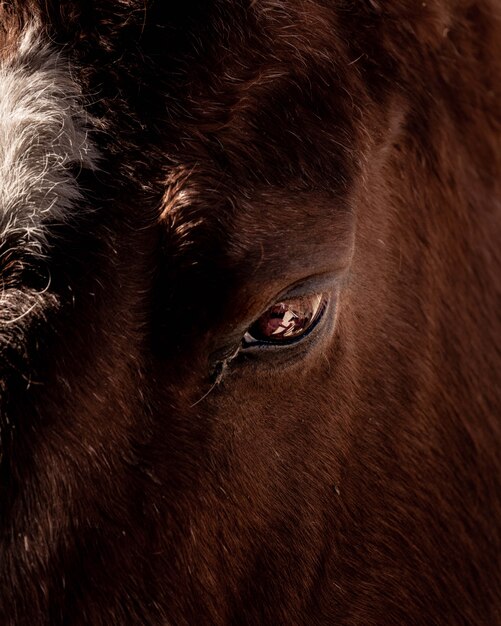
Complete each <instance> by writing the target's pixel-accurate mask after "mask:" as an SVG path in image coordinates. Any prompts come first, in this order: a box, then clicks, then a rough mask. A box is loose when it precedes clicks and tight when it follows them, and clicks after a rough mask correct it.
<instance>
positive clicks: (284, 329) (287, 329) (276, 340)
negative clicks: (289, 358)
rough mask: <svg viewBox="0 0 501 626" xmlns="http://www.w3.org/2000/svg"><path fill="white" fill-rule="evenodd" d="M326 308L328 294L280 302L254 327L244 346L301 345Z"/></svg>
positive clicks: (250, 329)
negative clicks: (299, 343) (295, 343)
mask: <svg viewBox="0 0 501 626" xmlns="http://www.w3.org/2000/svg"><path fill="white" fill-rule="evenodd" d="M326 306H327V297H326V295H325V294H313V295H308V296H302V297H300V298H291V299H289V300H283V301H282V302H277V303H276V304H274V305H273V306H270V308H269V309H267V310H266V311H265V312H264V313H263V315H261V317H260V318H259V319H258V320H256V321H255V322H254V324H252V326H251V327H250V328H249V330H248V331H247V332H246V333H245V335H244V339H243V345H244V347H246V346H251V345H256V344H274V345H279V344H287V343H294V342H295V341H299V340H301V339H303V337H305V336H306V335H307V334H308V333H309V332H310V331H311V330H312V329H313V328H314V327H315V326H316V324H317V323H318V322H319V321H320V319H321V317H322V315H323V313H324V312H325V309H326Z"/></svg>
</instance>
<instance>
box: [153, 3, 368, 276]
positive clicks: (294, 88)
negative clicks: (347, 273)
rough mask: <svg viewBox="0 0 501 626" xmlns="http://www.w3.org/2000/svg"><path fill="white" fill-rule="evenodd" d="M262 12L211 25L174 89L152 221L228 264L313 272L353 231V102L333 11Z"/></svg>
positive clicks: (356, 155)
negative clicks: (205, 245)
mask: <svg viewBox="0 0 501 626" xmlns="http://www.w3.org/2000/svg"><path fill="white" fill-rule="evenodd" d="M258 4H259V3H258ZM264 6H265V5H264V3H263V4H262V5H261V7H260V9H259V10H258V9H256V12H254V13H253V12H252V11H251V10H250V9H249V10H248V11H247V12H246V13H245V19H246V20H247V24H246V26H245V28H244V27H242V26H241V25H240V26H238V27H235V28H234V30H232V28H233V27H234V25H233V24H232V23H231V20H230V23H229V24H227V25H226V29H225V28H223V27H222V26H221V25H219V27H217V26H216V27H215V28H214V31H212V33H211V37H208V39H207V41H206V42H205V43H204V44H200V47H201V48H202V49H203V52H204V54H203V55H200V56H199V57H196V59H195V60H193V56H192V61H193V67H194V68H196V69H193V71H192V70H191V69H187V70H185V74H184V82H183V80H180V83H179V84H178V86H177V88H178V98H177V101H178V104H177V105H176V107H175V108H176V110H177V111H178V112H180V111H182V113H179V117H178V118H177V119H175V121H174V127H173V128H174V132H173V133H171V134H170V135H169V145H168V146H167V147H166V149H165V154H166V155H167V161H168V163H169V166H168V168H167V169H166V173H165V178H164V197H163V202H162V207H161V215H162V216H161V222H162V223H163V224H164V226H165V227H166V228H169V229H171V230H172V231H173V232H174V234H175V235H177V236H178V240H179V242H181V241H182V242H185V243H186V241H188V240H190V239H191V240H192V241H193V242H194V241H203V240H206V239H208V238H209V235H208V233H210V237H213V238H214V239H215V240H217V242H218V243H217V245H218V246H220V247H224V249H225V250H226V251H227V253H228V255H229V256H230V258H231V261H232V262H233V263H237V264H238V263H241V264H243V265H245V264H246V263H248V262H250V260H251V259H254V260H255V259H256V258H261V260H262V261H263V260H264V261H267V262H271V261H273V259H274V258H276V257H277V255H279V256H280V259H281V261H282V262H286V263H287V262H288V263H294V262H297V260H298V259H302V262H303V263H304V261H305V259H309V260H310V261H312V262H313V263H314V262H315V258H316V255H315V254H314V252H315V250H318V254H319V255H320V256H323V257H325V250H326V249H329V246H330V247H331V248H332V242H333V241H335V240H336V237H339V238H340V239H341V240H343V241H344V239H343V238H344V237H345V235H344V234H343V233H346V232H347V231H348V230H350V229H351V224H352V216H351V210H350V194H351V189H352V184H353V180H354V177H355V175H356V173H357V172H358V169H359V167H360V154H361V151H360V148H361V146H362V143H363V137H362V135H363V128H362V129H361V125H360V118H361V113H360V105H361V102H362V99H363V94H361V92H360V89H359V85H358V82H357V78H356V73H355V76H354V73H353V72H350V71H347V64H348V60H347V56H346V55H347V51H346V50H345V49H344V48H343V45H344V44H343V42H342V41H338V40H337V39H336V37H333V36H332V29H335V21H334V20H333V13H334V12H333V11H329V19H330V22H329V24H326V23H325V20H324V21H323V22H322V19H321V18H322V17H323V16H322V15H316V16H315V15H314V16H304V15H303V16H301V17H300V19H298V20H297V21H296V22H294V19H293V16H292V15H291V14H290V13H289V14H285V13H283V12H280V11H278V9H276V7H275V9H276V11H275V12H273V11H271V10H270V14H266V12H265V11H264V9H263V7H264ZM317 10H318V7H317ZM228 19H229V18H228ZM327 26H328V27H329V28H330V31H327V32H326V27H327ZM327 35H328V37H327ZM343 68H344V69H343ZM179 94H181V95H180V96H179ZM204 233H205V234H204ZM184 250H186V251H188V250H190V251H193V250H194V247H193V246H191V247H190V246H185V248H184Z"/></svg>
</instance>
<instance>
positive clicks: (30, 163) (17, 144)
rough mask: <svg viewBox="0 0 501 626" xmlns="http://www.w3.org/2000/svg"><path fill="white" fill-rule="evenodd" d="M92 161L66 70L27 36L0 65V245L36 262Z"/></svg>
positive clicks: (59, 60) (84, 123)
mask: <svg viewBox="0 0 501 626" xmlns="http://www.w3.org/2000/svg"><path fill="white" fill-rule="evenodd" d="M96 158H97V154H96V151H95V149H94V148H93V146H92V143H91V141H90V140H89V137H88V120H87V115H86V112H85V110H84V107H83V104H82V100H81V93H80V89H79V87H78V85H77V84H76V83H75V82H74V80H73V79H72V77H71V67H70V64H69V62H68V61H67V60H65V58H64V57H63V56H61V54H59V53H56V52H54V51H53V50H52V49H51V47H50V46H48V45H47V44H45V43H44V42H43V41H42V40H41V38H40V36H39V35H38V34H37V26H36V24H35V25H33V26H32V27H30V28H29V29H28V30H26V31H25V32H24V33H23V34H22V36H21V38H20V39H19V41H18V43H17V47H16V49H14V50H12V52H11V53H10V54H9V55H7V58H5V59H4V60H2V61H1V62H0V245H2V244H3V246H5V245H7V246H8V247H9V248H12V247H14V248H16V249H21V250H22V252H23V254H24V253H27V254H31V255H36V256H39V255H42V254H43V253H44V250H45V249H46V246H47V238H46V234H47V222H48V221H49V220H50V221H56V222H64V221H66V220H67V216H68V213H69V212H70V211H71V210H73V209H74V206H75V203H76V202H78V200H80V199H81V193H80V191H79V188H78V184H77V181H76V178H75V175H76V173H78V170H79V169H80V168H87V169H89V168H90V169H94V168H95V163H96Z"/></svg>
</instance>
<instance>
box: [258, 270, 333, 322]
mask: <svg viewBox="0 0 501 626" xmlns="http://www.w3.org/2000/svg"><path fill="white" fill-rule="evenodd" d="M341 279H342V277H341V276H340V275H339V274H335V275H334V274H333V273H332V272H325V273H323V274H314V275H312V276H307V277H306V278H302V279H301V280H299V281H297V282H295V283H292V285H289V286H288V287H286V288H285V289H284V290H283V291H281V292H279V293H278V294H276V295H275V296H273V298H272V299H270V300H269V301H268V303H267V304H266V305H265V306H264V308H263V309H262V311H261V312H260V313H259V315H258V316H257V317H256V318H255V320H254V321H256V320H257V319H259V317H260V316H261V315H262V314H263V313H264V312H265V311H266V310H267V309H268V308H269V307H270V306H273V305H274V304H275V303H276V302H284V301H286V300H292V299H293V298H301V297H306V296H312V295H315V294H317V293H332V292H333V291H334V287H335V286H336V284H338V283H339V281H340V280H341ZM252 323H253V322H251V324H250V325H249V326H251V325H252Z"/></svg>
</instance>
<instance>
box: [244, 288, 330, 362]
mask: <svg viewBox="0 0 501 626" xmlns="http://www.w3.org/2000/svg"><path fill="white" fill-rule="evenodd" d="M308 295H313V294H308ZM314 295H319V296H320V297H321V298H322V300H323V302H320V308H319V309H318V311H317V313H316V314H315V318H314V321H313V323H312V325H311V326H310V327H308V328H307V329H306V330H305V332H304V333H303V334H302V335H299V336H298V337H291V338H290V339H289V340H286V341H280V342H274V341H272V340H271V339H270V341H267V340H265V339H263V340H261V339H256V338H255V337H253V336H252V335H251V334H250V332H249V331H250V329H251V328H252V324H251V326H249V327H248V329H247V331H246V332H245V334H244V336H243V337H242V341H241V346H242V349H244V350H245V349H252V348H258V349H278V350H279V349H282V348H287V347H290V346H292V345H294V344H298V343H301V342H302V341H303V340H304V339H306V338H307V337H308V335H310V334H311V333H313V332H315V329H316V328H317V327H318V326H319V325H320V324H321V323H322V319H323V318H324V315H325V313H326V311H327V309H328V308H329V305H330V303H331V294H330V293H325V292H322V293H318V294H314ZM297 297H298V296H295V298H297ZM289 299H292V298H289ZM283 301H284V302H286V301H287V300H286V299H284V300H283ZM247 336H248V337H249V338H248V339H246V337H247Z"/></svg>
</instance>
